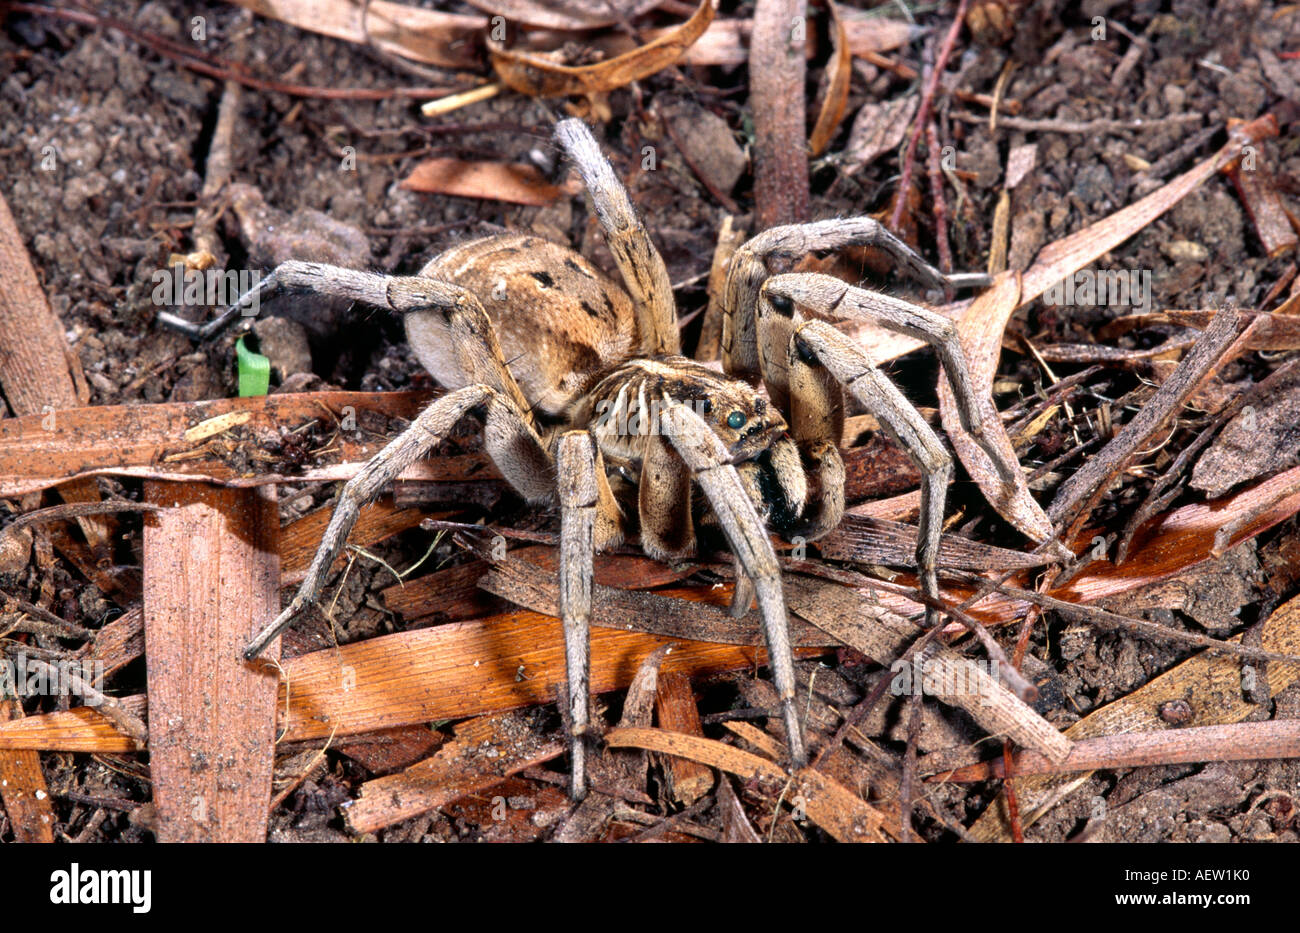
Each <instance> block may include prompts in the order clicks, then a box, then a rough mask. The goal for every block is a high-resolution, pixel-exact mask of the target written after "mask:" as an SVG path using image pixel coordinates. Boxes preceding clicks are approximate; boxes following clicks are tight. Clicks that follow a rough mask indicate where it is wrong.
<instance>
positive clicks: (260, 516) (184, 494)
mask: <svg viewBox="0 0 1300 933" xmlns="http://www.w3.org/2000/svg"><path fill="white" fill-rule="evenodd" d="M145 498H146V499H147V500H148V501H150V502H154V503H157V504H159V505H165V506H167V507H168V508H167V509H166V510H165V511H163V512H161V513H159V514H158V515H156V516H154V517H153V518H152V519H151V520H150V521H148V522H147V523H146V525H145V531H144V553H145V563H144V573H145V576H144V582H145V592H144V626H145V638H146V640H147V643H148V646H149V651H148V654H147V655H146V660H147V662H148V682H149V704H150V716H149V721H150V730H149V752H150V771H151V775H152V778H153V788H154V796H153V803H154V806H155V807H156V808H157V811H158V830H157V835H158V839H159V841H160V842H181V841H186V842H197V841H211V842H263V841H265V839H266V829H267V816H268V809H267V803H268V801H269V800H270V799H271V774H272V770H273V765H274V761H275V739H276V735H275V716H276V700H277V691H276V684H277V679H278V678H277V676H276V669H275V667H274V666H272V665H270V664H267V665H263V664H253V663H248V662H245V661H243V660H242V659H241V658H240V652H241V650H242V649H243V647H244V645H246V644H247V643H248V640H249V639H250V638H252V637H253V635H255V634H257V632H258V631H259V630H260V629H261V627H262V625H263V624H264V622H265V620H266V619H269V618H271V617H273V616H274V615H275V614H276V612H277V611H278V610H279V608H280V587H279V580H280V558H279V549H278V547H277V545H278V537H279V531H280V523H279V515H278V513H277V509H276V497H275V491H274V489H265V490H264V489H252V490H235V489H221V488H215V487H211V486H205V485H200V484H184V485H174V484H171V483H157V482H149V483H146V484H145ZM278 656H279V645H278V642H277V643H274V644H272V646H271V647H270V649H269V651H268V653H267V654H265V655H264V657H265V658H266V659H268V660H273V659H275V658H276V657H278Z"/></svg>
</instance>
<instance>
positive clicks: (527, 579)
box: [479, 558, 836, 647]
mask: <svg viewBox="0 0 1300 933" xmlns="http://www.w3.org/2000/svg"><path fill="white" fill-rule="evenodd" d="M479 586H481V587H482V588H483V589H485V590H487V591H488V592H489V593H492V594H494V595H496V596H500V597H501V598H502V599H508V600H509V601H510V602H512V603H515V604H517V605H520V606H524V607H526V608H528V609H531V610H533V611H534V612H541V613H544V614H546V615H549V616H555V617H557V618H558V617H559V614H560V611H559V605H560V602H559V590H560V586H559V582H558V580H557V579H556V576H555V573H554V572H549V573H548V572H547V571H545V570H542V569H541V568H540V567H537V566H536V565H534V564H531V563H528V562H526V561H522V560H518V559H516V558H506V559H505V560H503V561H499V562H498V563H497V565H496V566H495V567H494V568H493V570H492V571H491V572H490V573H488V574H487V575H486V576H485V577H484V578H483V579H482V580H481V581H480V582H479ZM673 595H678V596H680V595H686V596H687V599H674V598H672V596H671V595H669V594H668V593H663V594H660V593H640V592H633V591H630V590H622V589H616V588H614V587H611V586H601V585H599V584H593V585H592V587H591V624H592V625H597V626H603V627H605V628H612V629H619V630H622V631H629V632H633V631H635V632H642V633H645V634H653V635H657V636H661V637H665V638H682V639H687V640H689V641H695V642H711V643H714V644H726V645H754V646H759V645H765V644H766V643H767V642H766V639H765V638H764V636H763V632H762V630H761V628H760V626H759V622H758V613H757V612H755V611H751V612H750V613H749V614H748V615H747V616H745V617H744V618H741V619H735V618H732V616H731V613H730V612H729V611H728V610H727V609H726V608H725V607H726V606H728V605H729V602H730V597H731V587H718V588H717V589H714V590H701V589H698V588H696V589H691V590H685V591H676V592H673ZM790 643H791V644H792V645H795V646H798V647H829V646H831V645H833V644H835V643H836V641H835V639H834V638H827V637H826V635H825V633H824V632H822V631H820V630H818V629H816V628H814V627H812V626H809V625H804V624H800V623H799V622H797V621H794V622H793V623H792V624H791V626H790Z"/></svg>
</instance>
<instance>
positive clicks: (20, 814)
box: [0, 700, 54, 842]
mask: <svg viewBox="0 0 1300 933" xmlns="http://www.w3.org/2000/svg"><path fill="white" fill-rule="evenodd" d="M22 718H23V710H22V707H21V706H19V705H18V701H17V700H0V722H9V721H10V720H14V719H22ZM0 800H3V801H4V807H5V813H7V814H8V815H9V825H10V826H12V827H13V831H14V839H15V840H17V841H18V842H53V841H54V807H53V806H52V805H51V804H50V791H49V788H48V787H46V786H45V775H44V773H43V772H42V771H41V756H40V753H39V752H34V751H7V752H0Z"/></svg>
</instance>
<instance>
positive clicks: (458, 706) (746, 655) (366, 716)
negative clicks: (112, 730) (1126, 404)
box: [0, 611, 766, 747]
mask: <svg viewBox="0 0 1300 933" xmlns="http://www.w3.org/2000/svg"><path fill="white" fill-rule="evenodd" d="M760 638H761V635H758V633H757V630H755V639H754V640H755V641H757V640H758V639H760ZM670 641H677V639H672V638H662V637H657V636H649V635H643V634H640V633H638V632H627V631H615V630H612V629H608V628H601V627H593V628H592V632H591V685H592V686H591V689H592V692H593V693H606V692H609V691H611V690H622V689H624V688H626V687H627V686H628V684H630V683H631V682H632V676H633V674H634V673H635V671H636V666H637V664H639V663H640V661H641V659H642V658H644V657H645V655H647V654H649V653H650V652H651V651H653V650H655V649H656V648H658V647H660V646H662V645H664V644H666V643H668V642H670ZM765 657H766V651H765V650H763V649H761V648H756V647H750V646H743V645H718V644H706V643H701V642H694V641H689V642H682V641H679V642H678V645H677V647H676V648H674V649H673V652H672V654H671V655H669V656H668V659H667V660H666V662H665V670H678V671H682V672H684V673H689V674H703V673H713V672H717V671H725V670H736V669H744V668H749V667H752V666H753V665H754V663H755V661H756V660H757V661H758V662H759V663H762V659H763V658H765ZM284 673H285V677H286V679H287V681H288V683H289V691H288V692H289V711H288V719H287V720H282V721H281V728H282V729H283V730H284V735H283V737H282V741H286V742H288V741H299V740H303V739H311V738H321V737H324V736H328V735H330V734H331V733H333V732H337V735H338V736H345V735H357V734H360V733H364V732H373V731H375V730H377V729H386V728H390V727H393V726H402V725H411V724H413V723H421V722H432V721H434V720H438V719H459V718H463V717H466V716H479V715H489V714H492V713H500V712H504V711H506V710H510V709H517V708H519V707H524V706H537V705H541V704H547V703H554V702H555V699H556V697H555V692H554V685H556V684H560V683H563V682H564V678H565V666H564V633H563V630H562V628H561V625H560V621H559V620H558V619H554V618H551V617H548V616H544V615H539V614H537V613H534V612H527V611H519V612H513V613H508V614H505V615H500V616H496V617H494V618H492V619H482V620H478V621H474V622H453V623H450V624H448V625H439V626H435V627H433V628H426V629H418V630H416V631H412V632H403V633H401V634H397V635H384V636H381V637H379V638H371V639H367V640H366V641H362V642H357V643H355V644H351V645H345V646H343V647H342V648H339V649H334V648H329V649H324V650H321V651H316V652H312V653H310V654H305V655H301V656H299V657H296V658H291V659H289V660H288V661H285V662H284ZM280 699H281V704H282V706H281V709H283V702H284V695H283V694H281V698H280ZM4 738H5V736H4V730H3V728H0V743H3V741H4ZM0 747H3V746H2V745H0Z"/></svg>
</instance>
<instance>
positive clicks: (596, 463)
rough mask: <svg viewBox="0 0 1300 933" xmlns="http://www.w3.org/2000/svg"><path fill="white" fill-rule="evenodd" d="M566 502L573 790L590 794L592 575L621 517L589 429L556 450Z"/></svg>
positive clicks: (563, 595)
mask: <svg viewBox="0 0 1300 933" xmlns="http://www.w3.org/2000/svg"><path fill="white" fill-rule="evenodd" d="M555 466H556V487H557V489H558V490H559V500H560V620H561V622H562V623H563V625H564V661H565V672H566V675H567V686H568V690H567V694H568V705H569V717H568V719H569V729H570V735H569V757H570V771H569V793H570V796H572V798H573V799H574V800H582V799H583V797H585V796H586V795H587V741H588V739H589V738H590V735H589V731H590V727H591V714H590V706H591V635H590V632H591V579H592V575H593V569H592V565H593V561H594V560H595V557H596V551H597V550H598V549H600V548H603V547H605V546H606V545H607V544H608V543H610V542H611V541H613V540H616V539H617V538H618V537H619V536H620V534H621V524H622V523H621V515H620V513H619V511H618V506H617V504H616V503H615V502H614V497H613V494H612V493H611V492H610V489H609V482H608V480H607V479H606V477H605V466H604V462H603V459H602V458H601V455H600V448H598V447H597V446H596V444H595V441H594V440H593V439H592V436H591V434H590V433H589V432H587V431H567V432H565V433H564V434H563V435H561V437H560V442H559V444H558V445H557V448H556V455H555Z"/></svg>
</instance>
